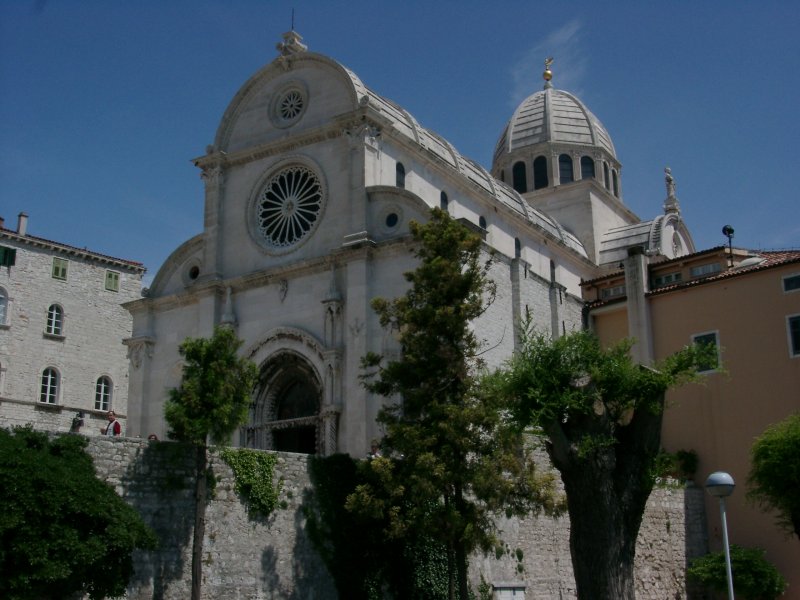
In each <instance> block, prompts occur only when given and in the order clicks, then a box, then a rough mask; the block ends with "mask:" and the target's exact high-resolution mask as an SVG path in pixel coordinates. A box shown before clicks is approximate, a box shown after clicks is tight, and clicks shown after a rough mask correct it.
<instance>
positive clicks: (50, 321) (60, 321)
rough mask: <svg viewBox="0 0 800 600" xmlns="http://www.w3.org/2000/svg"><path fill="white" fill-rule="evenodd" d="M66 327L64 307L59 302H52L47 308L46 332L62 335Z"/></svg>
mask: <svg viewBox="0 0 800 600" xmlns="http://www.w3.org/2000/svg"><path fill="white" fill-rule="evenodd" d="M63 329H64V309H63V308H61V307H60V306H59V305H58V304H51V305H50V308H48V309H47V327H46V328H45V332H46V333H49V334H50V335H61V332H62V331H63Z"/></svg>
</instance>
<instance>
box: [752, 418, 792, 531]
mask: <svg viewBox="0 0 800 600" xmlns="http://www.w3.org/2000/svg"><path fill="white" fill-rule="evenodd" d="M747 485H748V488H749V489H748V491H747V498H748V499H749V500H751V501H753V502H755V503H756V504H759V505H760V506H762V507H763V508H766V509H768V510H773V511H775V512H776V513H777V516H778V525H779V526H780V527H782V528H783V529H784V530H786V531H787V532H789V533H792V534H794V535H796V536H797V537H798V539H800V413H796V414H794V415H791V416H790V417H788V418H786V419H784V420H783V421H781V422H780V423H776V424H775V425H773V426H771V427H769V428H767V430H766V431H764V433H762V434H761V435H760V436H759V437H758V438H757V439H756V441H755V443H754V444H753V447H752V449H751V466H750V475H749V477H748V479H747Z"/></svg>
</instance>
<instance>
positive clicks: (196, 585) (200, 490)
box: [192, 446, 208, 600]
mask: <svg viewBox="0 0 800 600" xmlns="http://www.w3.org/2000/svg"><path fill="white" fill-rule="evenodd" d="M196 451H197V454H196V457H195V484H194V500H195V505H194V536H193V538H192V600H200V587H201V585H202V583H203V538H204V537H205V534H206V504H207V502H206V488H207V484H206V468H207V466H208V461H207V456H206V447H205V446H197V447H196Z"/></svg>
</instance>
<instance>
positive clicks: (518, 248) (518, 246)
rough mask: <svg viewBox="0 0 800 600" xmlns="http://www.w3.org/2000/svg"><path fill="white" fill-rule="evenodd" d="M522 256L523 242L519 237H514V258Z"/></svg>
mask: <svg viewBox="0 0 800 600" xmlns="http://www.w3.org/2000/svg"><path fill="white" fill-rule="evenodd" d="M521 256H522V242H520V241H519V238H514V258H519V257H521Z"/></svg>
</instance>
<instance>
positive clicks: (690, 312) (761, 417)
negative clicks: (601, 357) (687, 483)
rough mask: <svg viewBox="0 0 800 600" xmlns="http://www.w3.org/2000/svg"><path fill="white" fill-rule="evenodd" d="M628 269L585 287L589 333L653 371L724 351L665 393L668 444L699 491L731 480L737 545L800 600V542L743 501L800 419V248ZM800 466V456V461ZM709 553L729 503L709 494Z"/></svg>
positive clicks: (715, 252)
mask: <svg viewBox="0 0 800 600" xmlns="http://www.w3.org/2000/svg"><path fill="white" fill-rule="evenodd" d="M620 266H621V267H622V269H621V270H619V271H616V272H614V273H611V274H608V275H606V276H603V277H600V278H597V279H594V280H592V281H587V282H584V284H583V292H584V299H585V300H586V301H587V302H588V305H587V310H588V315H587V318H588V325H589V327H590V328H592V329H593V330H594V331H595V332H596V333H597V335H598V336H599V337H600V339H601V340H603V341H604V342H607V343H610V342H612V341H615V340H619V339H621V338H623V337H632V338H635V339H636V345H635V347H634V350H633V352H634V354H635V355H636V358H637V359H638V360H640V361H641V362H643V363H650V362H653V361H658V360H660V359H663V358H664V357H666V356H668V355H669V354H671V353H673V352H675V351H677V350H679V349H680V348H681V347H683V346H685V345H687V344H690V343H692V342H693V341H703V342H711V343H714V344H716V345H717V348H718V356H719V360H720V367H719V368H715V369H710V370H709V371H707V372H705V373H704V374H703V381H702V383H701V384H700V385H691V384H690V385H686V386H683V387H681V388H678V389H675V390H672V391H670V392H669V394H668V395H667V410H666V412H665V415H664V425H663V429H662V445H663V447H664V449H665V450H667V451H669V452H676V451H677V450H682V449H683V450H690V449H691V450H694V451H696V452H697V454H698V457H699V465H698V470H697V474H696V476H695V479H696V482H697V485H702V484H703V482H704V481H705V478H706V477H707V476H708V475H709V474H710V473H711V472H713V471H727V472H728V473H730V474H731V475H732V476H733V478H734V480H735V481H736V489H735V491H734V493H733V495H732V496H731V497H730V498H729V499H728V500H727V509H728V511H727V519H728V533H729V537H730V541H731V543H733V544H738V545H740V546H745V547H760V548H763V549H765V550H766V556H767V558H768V559H769V560H770V561H771V562H772V563H773V564H775V565H776V566H777V567H778V569H779V570H780V571H781V573H782V574H783V575H784V577H785V578H786V579H787V581H788V582H789V588H788V590H787V592H786V596H785V597H786V598H789V599H800V540H797V539H796V538H790V537H789V536H788V535H786V534H785V533H784V532H783V531H781V530H780V529H778V527H777V526H776V525H775V515H774V514H768V513H764V512H762V511H761V510H759V509H758V508H757V507H754V506H752V505H750V504H748V502H747V501H746V499H745V493H746V490H747V485H746V484H747V476H748V473H749V470H750V448H751V446H752V444H753V441H754V439H755V438H756V437H757V436H758V435H760V434H761V433H762V432H763V431H764V430H765V429H766V428H767V427H768V426H770V425H772V424H774V423H777V422H778V421H781V420H782V419H784V418H786V417H787V416H788V415H790V414H792V413H795V412H798V411H800V250H793V251H770V252H765V251H758V252H748V251H744V250H738V249H732V250H729V249H728V248H725V247H719V248H714V249H711V250H706V251H703V252H697V253H693V254H690V255H688V256H683V257H680V258H676V259H673V260H665V261H661V262H654V263H650V264H648V259H647V257H646V256H645V255H643V254H641V253H637V252H636V251H635V250H634V251H632V252H630V253H629V256H628V257H627V258H626V259H624V260H623V261H622V262H621V263H620ZM799 459H800V457H799ZM706 516H707V522H708V531H709V550H711V551H714V550H720V549H721V547H722V541H721V540H722V537H721V531H720V515H719V504H718V502H717V500H716V499H715V498H712V497H711V496H707V497H706Z"/></svg>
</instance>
